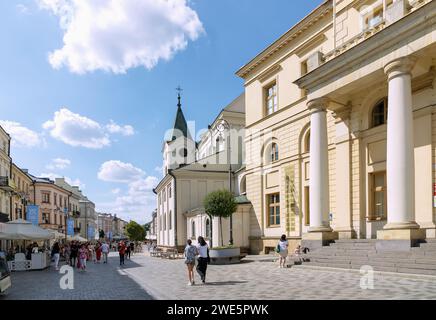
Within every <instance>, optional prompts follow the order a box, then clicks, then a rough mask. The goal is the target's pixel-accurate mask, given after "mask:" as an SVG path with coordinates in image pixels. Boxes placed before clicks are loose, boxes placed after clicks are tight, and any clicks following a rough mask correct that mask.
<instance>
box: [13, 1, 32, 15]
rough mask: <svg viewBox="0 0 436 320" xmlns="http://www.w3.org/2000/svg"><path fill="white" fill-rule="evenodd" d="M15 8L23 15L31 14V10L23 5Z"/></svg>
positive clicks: (20, 4)
mask: <svg viewBox="0 0 436 320" xmlns="http://www.w3.org/2000/svg"><path fill="white" fill-rule="evenodd" d="M15 7H16V8H17V10H18V12H20V13H21V14H30V10H29V8H28V7H27V6H26V5H24V4H22V3H19V4H17V5H16V6H15Z"/></svg>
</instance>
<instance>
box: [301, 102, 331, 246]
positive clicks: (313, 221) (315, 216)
mask: <svg viewBox="0 0 436 320" xmlns="http://www.w3.org/2000/svg"><path fill="white" fill-rule="evenodd" d="M327 106H328V99H326V98H320V99H316V100H311V101H309V102H308V108H309V110H310V111H311V116H310V203H309V207H310V228H309V233H307V234H305V235H303V241H306V243H305V244H304V245H305V246H309V247H316V246H322V245H326V244H327V243H328V242H329V241H330V240H333V239H335V238H336V237H337V234H335V233H333V232H332V229H331V228H330V224H329V178H328V175H329V170H328V169H329V168H328V143H327V111H326V109H327ZM307 241H310V243H307Z"/></svg>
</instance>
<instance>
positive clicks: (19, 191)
mask: <svg viewBox="0 0 436 320" xmlns="http://www.w3.org/2000/svg"><path fill="white" fill-rule="evenodd" d="M12 180H13V181H14V185H15V189H14V191H13V192H12V201H11V202H12V213H11V220H16V219H24V220H26V219H27V216H26V207H27V205H28V204H29V203H30V189H31V186H32V183H33V181H32V178H31V177H30V176H29V175H28V171H27V170H26V169H21V168H19V167H18V166H17V165H16V164H15V163H13V164H12Z"/></svg>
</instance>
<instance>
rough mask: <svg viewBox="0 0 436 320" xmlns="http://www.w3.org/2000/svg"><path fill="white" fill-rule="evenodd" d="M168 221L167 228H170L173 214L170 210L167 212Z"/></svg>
mask: <svg viewBox="0 0 436 320" xmlns="http://www.w3.org/2000/svg"><path fill="white" fill-rule="evenodd" d="M168 223H169V229H170V230H171V229H172V228H173V214H172V212H171V211H170V212H169V213H168Z"/></svg>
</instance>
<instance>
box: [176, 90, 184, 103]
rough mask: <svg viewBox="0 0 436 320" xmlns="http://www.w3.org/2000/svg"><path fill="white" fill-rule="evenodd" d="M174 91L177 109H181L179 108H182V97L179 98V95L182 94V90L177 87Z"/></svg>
mask: <svg viewBox="0 0 436 320" xmlns="http://www.w3.org/2000/svg"><path fill="white" fill-rule="evenodd" d="M176 91H177V100H178V103H177V107H178V108H181V107H182V102H181V100H182V97H181V93H182V91H183V89H182V88H181V87H180V86H178V87H177V88H176Z"/></svg>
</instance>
